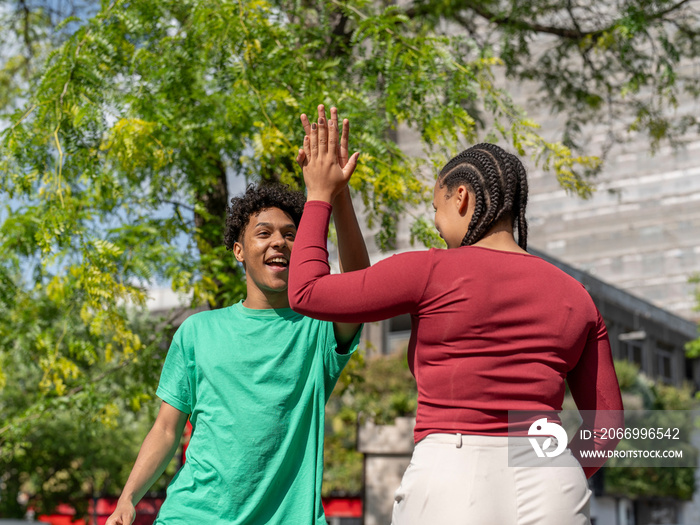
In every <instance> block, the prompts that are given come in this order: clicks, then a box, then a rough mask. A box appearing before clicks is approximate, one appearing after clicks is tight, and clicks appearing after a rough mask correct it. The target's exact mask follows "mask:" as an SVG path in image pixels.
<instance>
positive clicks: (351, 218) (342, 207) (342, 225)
mask: <svg viewBox="0 0 700 525" xmlns="http://www.w3.org/2000/svg"><path fill="white" fill-rule="evenodd" d="M333 222H334V223H335V230H336V232H337V233H338V256H339V259H340V268H341V270H342V271H343V272H352V271H354V270H362V269H363V268H367V267H368V266H369V254H368V253H367V246H366V245H365V239H364V237H363V236H362V230H360V225H359V223H358V222H357V216H356V215H355V209H354V207H353V205H352V199H351V198H350V190H349V189H348V187H347V186H346V187H345V188H343V191H342V192H340V193H339V194H338V195H337V196H336V198H335V199H334V200H333Z"/></svg>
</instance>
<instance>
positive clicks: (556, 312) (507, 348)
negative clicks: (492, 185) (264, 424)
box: [289, 201, 622, 476]
mask: <svg viewBox="0 0 700 525" xmlns="http://www.w3.org/2000/svg"><path fill="white" fill-rule="evenodd" d="M330 213H331V207H330V205H329V204H327V203H324V202H320V201H310V202H307V204H306V207H305V210H304V214H303V217H302V220H301V224H300V226H299V231H298V233H297V237H296V240H295V243H294V249H293V252H292V258H291V266H290V272H289V299H290V304H291V307H292V308H293V309H294V310H296V311H298V312H300V313H302V314H304V315H307V316H310V317H315V318H318V319H322V320H327V321H335V322H371V321H378V320H382V319H387V318H390V317H393V316H396V315H400V314H406V313H408V314H410V315H411V326H412V330H411V338H410V341H409V344H408V363H409V366H410V369H411V372H412V373H413V375H414V376H415V378H416V383H417V386H418V410H417V414H416V427H415V435H414V437H415V440H416V442H418V441H420V440H421V439H422V438H424V437H425V436H427V435H429V434H431V433H457V432H459V433H463V434H485V435H505V434H507V432H508V411H509V410H517V411H520V410H522V411H537V412H541V411H555V412H558V411H560V410H561V409H562V402H563V399H564V392H565V384H564V383H565V380H566V381H568V384H569V388H570V390H571V394H572V396H573V398H574V401H575V402H576V405H577V406H578V408H579V410H591V411H592V410H596V411H611V410H614V411H617V410H622V401H621V397H620V389H619V386H618V382H617V378H616V375H615V370H614V367H613V361H612V355H611V352H610V343H609V341H608V335H607V330H606V328H605V324H604V323H603V320H602V318H601V316H600V313H599V312H598V310H597V309H596V307H595V305H594V304H593V301H592V300H591V298H590V296H589V295H588V292H587V291H586V290H585V288H584V287H583V286H582V285H581V284H580V283H579V282H577V281H576V280H575V279H573V278H572V277H570V276H569V275H567V274H566V273H564V272H562V271H561V270H559V269H558V268H556V267H555V266H553V265H551V264H549V263H547V262H546V261H544V260H542V259H540V258H539V257H536V256H533V255H530V254H523V253H514V252H505V251H499V250H493V249H488V248H482V247H478V246H464V247H460V248H456V249H450V250H438V249H431V250H427V251H414V252H407V253H402V254H398V255H394V256H392V257H389V258H388V259H385V260H383V261H380V262H378V263H377V264H375V265H373V266H371V267H370V268H367V269H365V270H361V271H355V272H348V273H344V274H340V275H330V267H329V265H328V252H327V250H326V238H327V231H328V224H329V221H330ZM590 423H591V425H592V426H593V427H594V428H595V427H596V426H599V425H596V423H595V422H590ZM598 423H601V421H599V422H598ZM607 423H608V422H606V423H603V424H607ZM611 445H612V446H613V447H614V445H615V443H602V444H601V443H598V446H597V447H596V448H609V447H610V446H611ZM578 446H579V443H577V440H576V439H574V441H572V443H571V445H570V447H571V448H572V451H573V452H574V454H575V455H578V450H576V448H577V447H578ZM599 463H600V464H602V463H603V462H602V461H601V462H599ZM598 466H599V465H598ZM598 466H595V467H588V468H585V470H586V474H587V475H588V476H590V475H591V474H592V473H593V472H594V471H595V470H597V468H598Z"/></svg>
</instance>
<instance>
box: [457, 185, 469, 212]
mask: <svg viewBox="0 0 700 525" xmlns="http://www.w3.org/2000/svg"><path fill="white" fill-rule="evenodd" d="M455 193H456V194H457V199H456V204H457V211H458V212H459V214H460V215H464V214H465V213H467V209H468V208H469V199H471V195H470V193H469V190H468V189H467V187H466V186H464V185H463V184H461V185H459V186H457V189H456V190H455Z"/></svg>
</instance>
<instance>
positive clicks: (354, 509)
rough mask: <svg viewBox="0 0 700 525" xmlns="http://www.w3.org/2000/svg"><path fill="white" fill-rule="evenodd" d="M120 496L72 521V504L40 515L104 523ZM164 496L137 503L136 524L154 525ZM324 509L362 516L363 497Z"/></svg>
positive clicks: (57, 521) (63, 524)
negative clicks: (82, 518)
mask: <svg viewBox="0 0 700 525" xmlns="http://www.w3.org/2000/svg"><path fill="white" fill-rule="evenodd" d="M117 501H118V498H99V499H98V500H97V506H96V507H95V506H93V502H90V506H89V514H90V516H91V518H89V519H88V520H87V521H86V520H76V521H72V519H73V516H75V509H73V507H71V506H70V505H65V504H61V505H59V506H58V507H57V508H56V512H55V513H54V514H51V515H41V516H39V517H38V520H39V522H40V523H50V524H51V525H104V524H105V523H106V522H107V518H109V517H110V516H111V514H112V512H114V509H115V508H116V507H117ZM163 501H164V498H148V497H146V498H144V499H142V500H141V501H140V502H139V504H138V505H136V519H135V520H134V525H152V524H153V522H154V521H155V519H156V516H157V515H158V509H160V506H161V505H162V504H163ZM323 509H324V510H325V511H326V517H328V518H361V517H362V499H361V498H323Z"/></svg>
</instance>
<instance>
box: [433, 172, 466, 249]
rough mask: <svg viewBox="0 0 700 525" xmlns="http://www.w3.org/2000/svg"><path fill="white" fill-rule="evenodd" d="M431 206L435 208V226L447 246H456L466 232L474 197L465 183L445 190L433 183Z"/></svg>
mask: <svg viewBox="0 0 700 525" xmlns="http://www.w3.org/2000/svg"><path fill="white" fill-rule="evenodd" d="M433 208H434V209H435V228H437V231H438V233H439V234H440V237H442V238H443V239H444V240H445V242H446V243H447V247H448V248H458V247H460V246H461V245H462V239H464V236H465V235H466V234H467V230H468V229H469V222H470V221H471V218H472V215H473V214H474V198H473V195H472V194H471V193H470V192H469V190H468V189H467V187H466V185H460V186H457V187H456V188H453V189H452V191H449V192H448V190H447V186H444V187H441V186H440V182H439V181H438V182H436V183H435V188H434V189H433Z"/></svg>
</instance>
